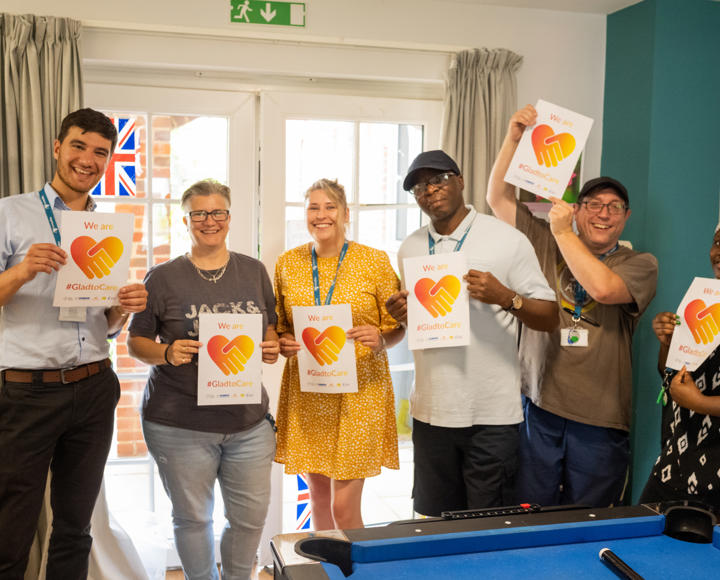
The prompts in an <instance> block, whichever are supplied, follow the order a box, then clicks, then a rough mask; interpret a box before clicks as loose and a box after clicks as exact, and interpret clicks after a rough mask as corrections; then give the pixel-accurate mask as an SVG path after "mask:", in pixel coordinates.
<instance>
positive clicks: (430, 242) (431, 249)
mask: <svg viewBox="0 0 720 580" xmlns="http://www.w3.org/2000/svg"><path fill="white" fill-rule="evenodd" d="M474 221H475V217H473V219H472V220H470V225H468V227H467V228H466V229H465V233H464V234H463V237H462V238H460V241H458V243H457V244H455V248H454V249H453V252H459V251H460V248H462V245H463V243H465V238H467V235H468V233H470V228H471V227H472V225H473V222H474ZM428 253H429V254H430V255H431V256H434V255H435V240H434V239H433V237H432V235H431V234H430V230H428Z"/></svg>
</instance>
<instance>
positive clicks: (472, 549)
mask: <svg viewBox="0 0 720 580" xmlns="http://www.w3.org/2000/svg"><path fill="white" fill-rule="evenodd" d="M665 518H666V516H664V515H662V514H659V513H658V512H657V511H655V510H654V509H652V508H651V507H648V506H628V507H617V508H603V509H587V508H575V509H562V510H561V509H553V508H543V509H541V510H539V511H537V510H534V511H532V510H529V511H522V512H521V513H513V514H510V515H507V514H504V515H491V516H490V517H481V518H467V519H443V518H427V519H420V520H406V521H401V522H394V523H391V524H388V525H385V526H379V527H371V528H364V529H357V530H330V531H326V532H317V533H315V532H304V533H295V534H283V535H279V536H275V538H273V540H272V542H271V547H272V551H273V558H274V573H275V579H276V580H318V579H321V578H324V579H331V580H341V579H343V578H346V577H349V578H353V579H357V580H364V579H378V578H388V579H390V580H401V579H410V578H413V579H415V578H423V579H424V578H443V579H446V578H449V579H455V578H467V577H471V576H470V575H472V577H479V578H480V577H481V578H483V579H493V578H498V579H502V580H508V579H511V578H527V579H528V580H541V579H550V578H552V579H558V578H563V579H565V578H572V579H578V578H592V579H602V578H607V579H612V578H617V576H616V575H615V573H614V572H613V571H612V570H611V569H610V568H608V567H606V565H605V564H603V562H601V561H600V559H599V558H598V553H599V552H600V550H601V549H603V548H609V549H610V550H612V552H614V553H615V554H616V555H617V556H619V557H620V558H621V559H622V560H623V561H624V562H626V563H627V564H628V565H629V566H631V567H632V568H633V569H634V570H635V571H636V572H637V573H638V574H639V575H641V576H642V577H644V578H646V579H648V580H649V579H652V578H711V577H715V575H717V576H718V577H720V533H718V527H714V526H711V527H710V533H709V535H710V536H711V537H712V541H711V542H710V543H691V542H686V541H682V540H678V539H674V538H671V537H669V536H667V535H665V534H664V533H663V531H664V529H665ZM325 537H327V538H332V539H335V540H336V542H334V543H333V545H332V546H331V547H330V548H329V551H330V552H329V553H328V554H324V553H323V550H326V548H325V547H324V546H322V547H321V549H319V552H320V554H321V557H327V558H328V559H329V560H331V561H336V562H340V563H338V564H332V563H328V562H318V561H316V560H311V559H309V558H307V557H305V556H303V555H300V554H299V553H298V551H299V552H303V551H304V550H305V551H313V550H316V549H317V546H315V547H313V546H312V544H313V543H315V544H317V542H315V541H314V540H310V539H311V538H313V539H317V538H325ZM338 540H339V541H338ZM303 546H305V547H303ZM316 557H317V556H316ZM343 561H344V564H343Z"/></svg>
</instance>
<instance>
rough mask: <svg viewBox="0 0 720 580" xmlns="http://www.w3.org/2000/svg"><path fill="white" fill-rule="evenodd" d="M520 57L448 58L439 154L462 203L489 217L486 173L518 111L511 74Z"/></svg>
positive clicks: (470, 54)
mask: <svg viewBox="0 0 720 580" xmlns="http://www.w3.org/2000/svg"><path fill="white" fill-rule="evenodd" d="M521 63H522V57H521V56H519V55H517V54H515V53H514V52H511V51H509V50H505V49H494V50H488V49H485V48H479V49H473V50H465V51H463V52H459V53H458V54H457V55H455V57H454V58H453V61H452V63H451V65H450V71H449V73H448V82H447V91H446V95H445V110H444V113H443V126H442V148H443V150H444V151H445V152H447V153H448V154H449V155H450V156H451V157H453V158H454V159H455V160H456V161H457V163H458V165H459V166H460V170H461V171H462V172H463V177H464V179H465V196H466V197H465V199H466V200H467V201H468V202H469V203H472V204H473V205H474V206H475V208H476V209H477V210H478V211H480V212H485V213H489V210H488V207H487V203H486V202H485V191H486V189H487V182H488V178H489V176H490V169H492V164H493V162H494V160H495V156H496V155H497V152H498V150H499V149H500V146H501V145H502V141H503V138H504V137H505V132H506V131H507V124H508V121H509V120H510V117H511V116H512V114H513V113H514V112H515V109H516V108H517V81H516V78H515V73H516V72H517V70H518V69H519V68H520V64H521Z"/></svg>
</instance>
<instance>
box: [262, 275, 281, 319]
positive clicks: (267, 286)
mask: <svg viewBox="0 0 720 580" xmlns="http://www.w3.org/2000/svg"><path fill="white" fill-rule="evenodd" d="M259 268H260V279H261V283H262V293H263V301H264V303H265V305H266V307H267V315H268V324H269V325H271V326H276V325H277V320H278V317H277V310H276V307H275V294H274V293H273V286H272V283H271V282H270V276H269V275H268V272H267V270H266V269H265V266H264V265H263V264H262V263H260V265H259Z"/></svg>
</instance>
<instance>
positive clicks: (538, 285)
mask: <svg viewBox="0 0 720 580" xmlns="http://www.w3.org/2000/svg"><path fill="white" fill-rule="evenodd" d="M515 233H516V234H517V236H518V237H517V246H516V251H515V259H514V263H513V267H512V268H510V270H509V272H508V281H509V283H510V288H512V290H513V291H514V292H517V293H519V294H521V295H522V296H527V297H528V298H536V299H538V300H549V301H552V302H555V300H556V296H555V292H554V290H553V289H552V288H550V286H549V285H548V282H547V278H545V274H543V272H542V269H541V268H540V263H539V262H538V259H537V255H536V254H535V250H534V248H533V246H532V244H531V243H530V240H528V239H527V238H526V237H525V236H524V235H522V234H520V233H518V232H515Z"/></svg>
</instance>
